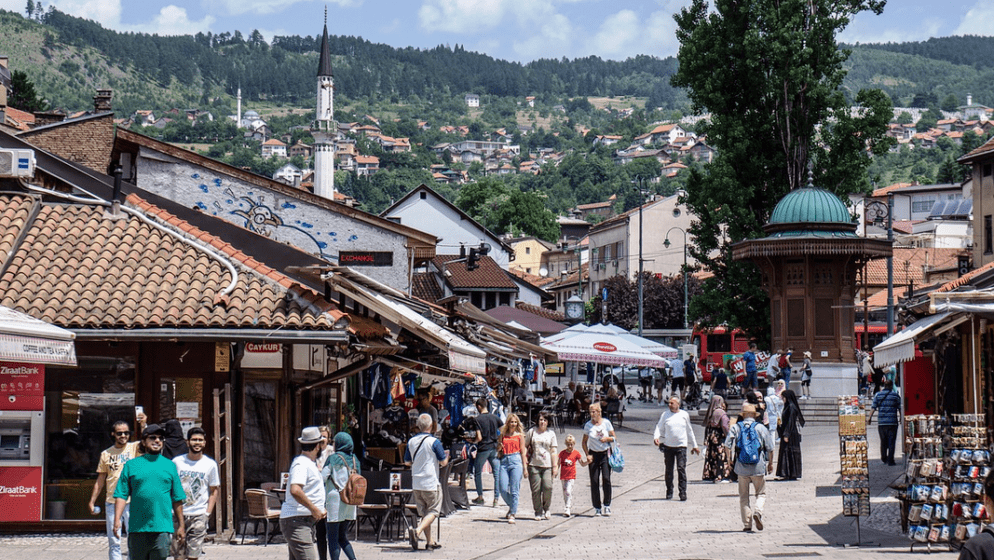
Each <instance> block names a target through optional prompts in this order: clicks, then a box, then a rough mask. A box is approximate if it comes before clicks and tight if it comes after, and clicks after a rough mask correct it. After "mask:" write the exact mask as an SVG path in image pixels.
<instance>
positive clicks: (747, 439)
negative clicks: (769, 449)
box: [735, 422, 763, 465]
mask: <svg viewBox="0 0 994 560" xmlns="http://www.w3.org/2000/svg"><path fill="white" fill-rule="evenodd" d="M740 426H741V427H740V428H739V435H738V437H737V438H736V440H735V446H736V447H737V448H738V449H739V455H738V460H739V462H740V463H742V464H743V465H755V464H757V463H759V454H760V453H761V452H762V451H763V442H762V441H760V439H759V434H758V433H756V422H743V423H742V424H740Z"/></svg>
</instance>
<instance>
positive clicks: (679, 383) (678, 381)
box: [673, 377, 687, 391]
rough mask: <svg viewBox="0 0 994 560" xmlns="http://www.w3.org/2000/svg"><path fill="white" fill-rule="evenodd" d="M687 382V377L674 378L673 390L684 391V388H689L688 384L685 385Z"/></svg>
mask: <svg viewBox="0 0 994 560" xmlns="http://www.w3.org/2000/svg"><path fill="white" fill-rule="evenodd" d="M685 381H686V378H685V377H674V378H673V390H674V391H682V390H683V389H684V387H686V386H687V384H686V383H685Z"/></svg>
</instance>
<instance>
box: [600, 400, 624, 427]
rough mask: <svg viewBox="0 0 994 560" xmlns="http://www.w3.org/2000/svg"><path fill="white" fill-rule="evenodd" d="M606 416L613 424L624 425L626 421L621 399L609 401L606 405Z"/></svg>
mask: <svg viewBox="0 0 994 560" xmlns="http://www.w3.org/2000/svg"><path fill="white" fill-rule="evenodd" d="M604 418H607V419H608V420H610V421H611V423H612V424H617V425H618V426H621V425H622V423H623V422H624V421H623V420H622V413H621V401H620V400H610V401H607V405H606V406H605V407H604Z"/></svg>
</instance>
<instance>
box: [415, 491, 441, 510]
mask: <svg viewBox="0 0 994 560" xmlns="http://www.w3.org/2000/svg"><path fill="white" fill-rule="evenodd" d="M413 494H414V505H416V506H418V517H424V516H426V515H428V514H429V513H434V514H435V517H438V516H439V515H440V514H441V512H442V488H441V487H440V486H439V487H438V488H436V489H434V490H414V492H413Z"/></svg>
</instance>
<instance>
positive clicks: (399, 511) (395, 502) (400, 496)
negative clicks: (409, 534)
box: [373, 488, 414, 544]
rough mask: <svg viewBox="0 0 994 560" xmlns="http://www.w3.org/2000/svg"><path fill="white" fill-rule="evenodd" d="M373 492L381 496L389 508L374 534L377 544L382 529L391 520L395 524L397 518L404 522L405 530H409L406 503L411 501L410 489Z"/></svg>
mask: <svg viewBox="0 0 994 560" xmlns="http://www.w3.org/2000/svg"><path fill="white" fill-rule="evenodd" d="M373 491H374V492H377V493H379V494H382V495H383V496H384V498H385V499H386V503H387V505H388V506H390V508H389V509H388V510H387V514H386V516H384V518H383V522H382V523H381V524H380V530H379V531H378V532H377V533H376V542H377V544H378V543H379V542H380V537H381V536H382V535H383V528H384V527H386V526H388V525H389V524H390V522H391V520H393V521H394V522H395V523H396V521H397V518H398V517H399V518H400V519H403V520H404V525H405V529H407V530H410V529H411V523H410V522H409V521H408V520H407V516H408V513H407V503H408V502H409V501H410V500H411V496H412V495H413V493H414V491H413V490H411V489H410V488H396V489H394V488H374V489H373Z"/></svg>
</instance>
